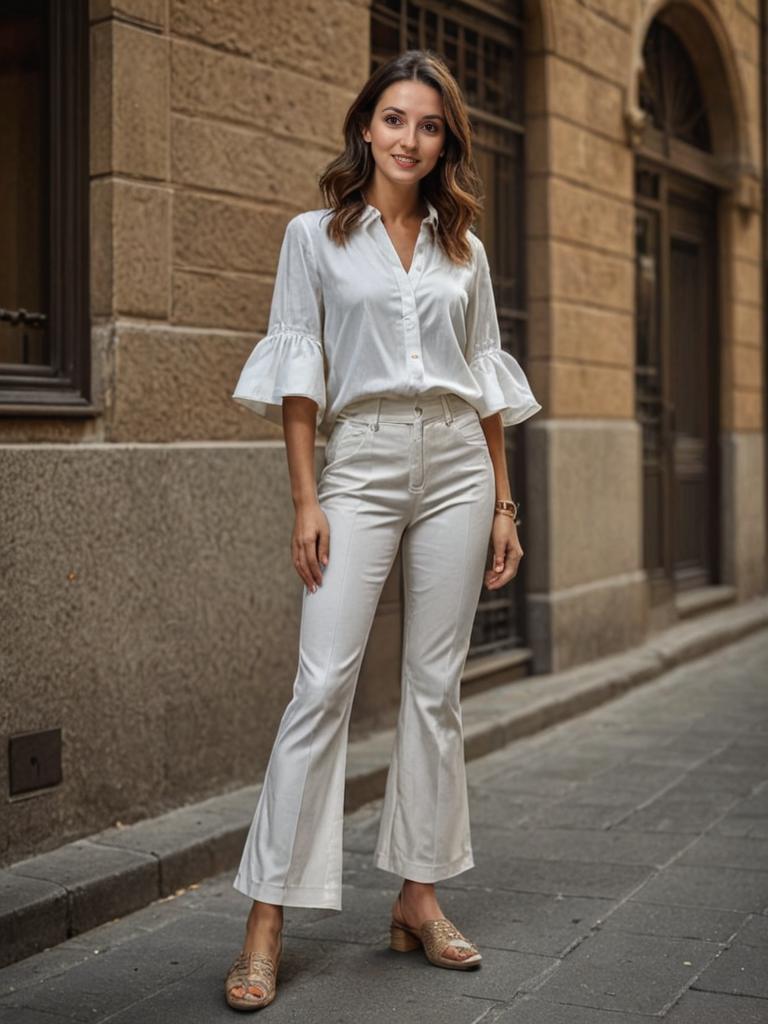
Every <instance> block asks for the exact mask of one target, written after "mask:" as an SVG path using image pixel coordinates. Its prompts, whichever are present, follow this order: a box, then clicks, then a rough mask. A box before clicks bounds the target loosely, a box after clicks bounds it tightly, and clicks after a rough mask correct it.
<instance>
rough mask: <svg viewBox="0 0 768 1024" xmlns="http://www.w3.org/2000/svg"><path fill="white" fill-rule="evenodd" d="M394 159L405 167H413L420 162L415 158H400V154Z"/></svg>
mask: <svg viewBox="0 0 768 1024" xmlns="http://www.w3.org/2000/svg"><path fill="white" fill-rule="evenodd" d="M394 159H395V160H396V161H397V162H398V163H399V164H401V165H402V166H403V167H413V166H414V164H417V163H418V162H419V161H418V160H416V159H415V158H414V157H410V156H400V155H399V154H394Z"/></svg>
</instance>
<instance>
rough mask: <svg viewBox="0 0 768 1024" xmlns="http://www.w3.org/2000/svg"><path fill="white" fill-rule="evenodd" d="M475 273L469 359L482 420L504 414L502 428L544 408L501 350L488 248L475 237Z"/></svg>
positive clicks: (514, 363)
mask: <svg viewBox="0 0 768 1024" xmlns="http://www.w3.org/2000/svg"><path fill="white" fill-rule="evenodd" d="M473 237H474V241H475V273H474V277H473V279H472V283H471V288H470V296H469V304H468V306H467V335H468V342H467V352H466V359H467V363H468V365H469V369H470V371H471V373H472V376H473V377H474V378H475V380H476V381H477V384H478V387H479V388H480V391H481V393H482V397H483V406H484V409H485V411H484V412H481V414H480V416H481V418H485V417H486V416H491V415H493V413H496V412H500V413H501V422H502V424H503V426H505V427H510V426H512V425H513V424H515V423H522V421H523V420H527V419H528V418H529V416H533V415H534V413H537V412H539V410H540V409H541V405H540V404H539V403H538V402H537V401H536V399H535V397H534V395H533V392H532V391H531V388H530V385H529V384H528V379H527V377H526V376H525V373H524V372H523V368H522V367H521V366H520V364H519V363H518V361H517V360H516V359H515V357H514V356H513V355H511V354H510V353H509V352H507V351H505V350H504V349H503V348H502V347H501V332H500V330H499V320H498V316H497V313H496V302H495V299H494V296H493V285H492V283H491V271H490V268H489V266H488V257H487V255H486V252H485V246H484V245H483V243H482V241H481V240H480V239H479V238H478V237H477V236H476V235H475V236H473Z"/></svg>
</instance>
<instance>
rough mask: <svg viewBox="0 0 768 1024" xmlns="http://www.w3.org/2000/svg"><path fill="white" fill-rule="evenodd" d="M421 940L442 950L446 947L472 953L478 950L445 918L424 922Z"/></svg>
mask: <svg viewBox="0 0 768 1024" xmlns="http://www.w3.org/2000/svg"><path fill="white" fill-rule="evenodd" d="M421 933H422V938H423V939H424V940H425V941H426V942H428V943H429V944H430V945H432V946H433V948H437V949H440V950H442V949H444V948H445V947H446V946H459V947H463V948H464V949H471V950H472V951H473V952H474V953H478V952H479V950H478V948H477V946H476V945H475V944H474V942H470V941H469V939H467V938H466V936H464V935H462V934H461V932H460V931H459V929H458V928H457V927H456V925H455V924H453V922H452V921H449V920H447V919H445V918H437V919H436V920H434V921H425V922H424V923H423V924H422V926H421Z"/></svg>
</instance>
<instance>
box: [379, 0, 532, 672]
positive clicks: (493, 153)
mask: <svg viewBox="0 0 768 1024" xmlns="http://www.w3.org/2000/svg"><path fill="white" fill-rule="evenodd" d="M406 49H429V50H433V51H434V52H435V53H437V54H438V55H439V56H441V57H442V58H443V59H444V60H445V61H446V63H447V64H448V66H449V68H450V69H451V72H452V74H453V75H454V76H455V78H456V80H457V81H458V83H459V85H460V86H461V89H462V92H463V94H464V97H465V99H466V102H467V105H468V107H469V114H470V119H471V122H472V129H473V140H474V151H475V160H476V163H477V168H478V171H479V173H480V175H481V177H482V180H483V187H484V190H485V196H484V207H485V209H484V212H483V215H482V219H481V222H480V223H479V224H478V234H479V235H480V237H481V238H482V239H483V243H484V245H485V248H486V251H487V252H488V260H489V263H490V266H491V273H492V276H493V282H494V287H495V290H496V302H497V311H498V315H499V324H500V327H501V343H502V346H503V347H504V348H505V349H506V350H507V351H508V352H510V353H511V354H512V355H514V356H515V357H516V358H517V359H519V360H520V362H521V363H523V365H524V364H525V358H524V357H525V328H526V321H527V317H526V310H525V280H524V275H523V268H524V260H523V246H524V238H525V234H524V220H523V216H524V203H523V198H524V190H523V141H524V126H523V109H524V107H523V97H524V94H523V82H524V70H525V58H524V49H523V9H522V3H521V2H514V0H508V2H502V0H484V2H483V3H482V4H480V3H478V4H477V5H475V4H473V3H470V2H467V3H461V2H450V3H446V2H440V0H419V2H412V3H409V2H406V0H374V2H373V4H372V6H371V62H372V70H375V69H376V68H377V67H378V66H379V65H380V64H383V63H384V62H385V61H387V60H389V59H390V58H392V57H395V56H397V55H398V54H399V53H401V52H402V51H403V50H406ZM519 430H520V427H517V428H514V429H512V430H506V431H505V432H504V433H505V438H506V442H507V457H508V461H509V466H510V479H511V480H512V485H513V496H514V497H515V498H518V499H519V500H521V501H522V505H523V508H522V511H521V519H523V520H524V519H525V498H524V495H522V494H521V485H522V482H523V480H524V466H523V461H522V460H523V446H522V444H521V442H520V438H519V434H518V432H519ZM524 573H525V570H524V568H523V566H522V564H521V567H520V571H519V572H518V574H517V576H516V577H515V579H514V580H511V581H510V583H509V584H507V586H506V587H504V588H503V589H502V590H500V591H496V592H495V593H494V594H493V595H492V596H490V595H488V593H487V591H484V592H483V594H482V596H481V599H480V604H479V606H478V611H477V615H476V617H475V622H474V627H473V633H472V642H471V645H470V657H471V658H473V657H477V656H479V655H486V654H491V653H494V652H497V651H500V650H503V649H507V648H512V647H519V646H521V645H522V644H523V642H524V637H523V632H524V623H523V616H522V609H523V607H524V604H523V601H524V594H525V578H524Z"/></svg>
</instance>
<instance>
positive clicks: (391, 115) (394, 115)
mask: <svg viewBox="0 0 768 1024" xmlns="http://www.w3.org/2000/svg"><path fill="white" fill-rule="evenodd" d="M390 117H394V119H395V120H396V121H399V120H400V118H399V117H398V116H397V114H387V116H386V117H385V118H384V121H385V122H388V121H389V119H390Z"/></svg>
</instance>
